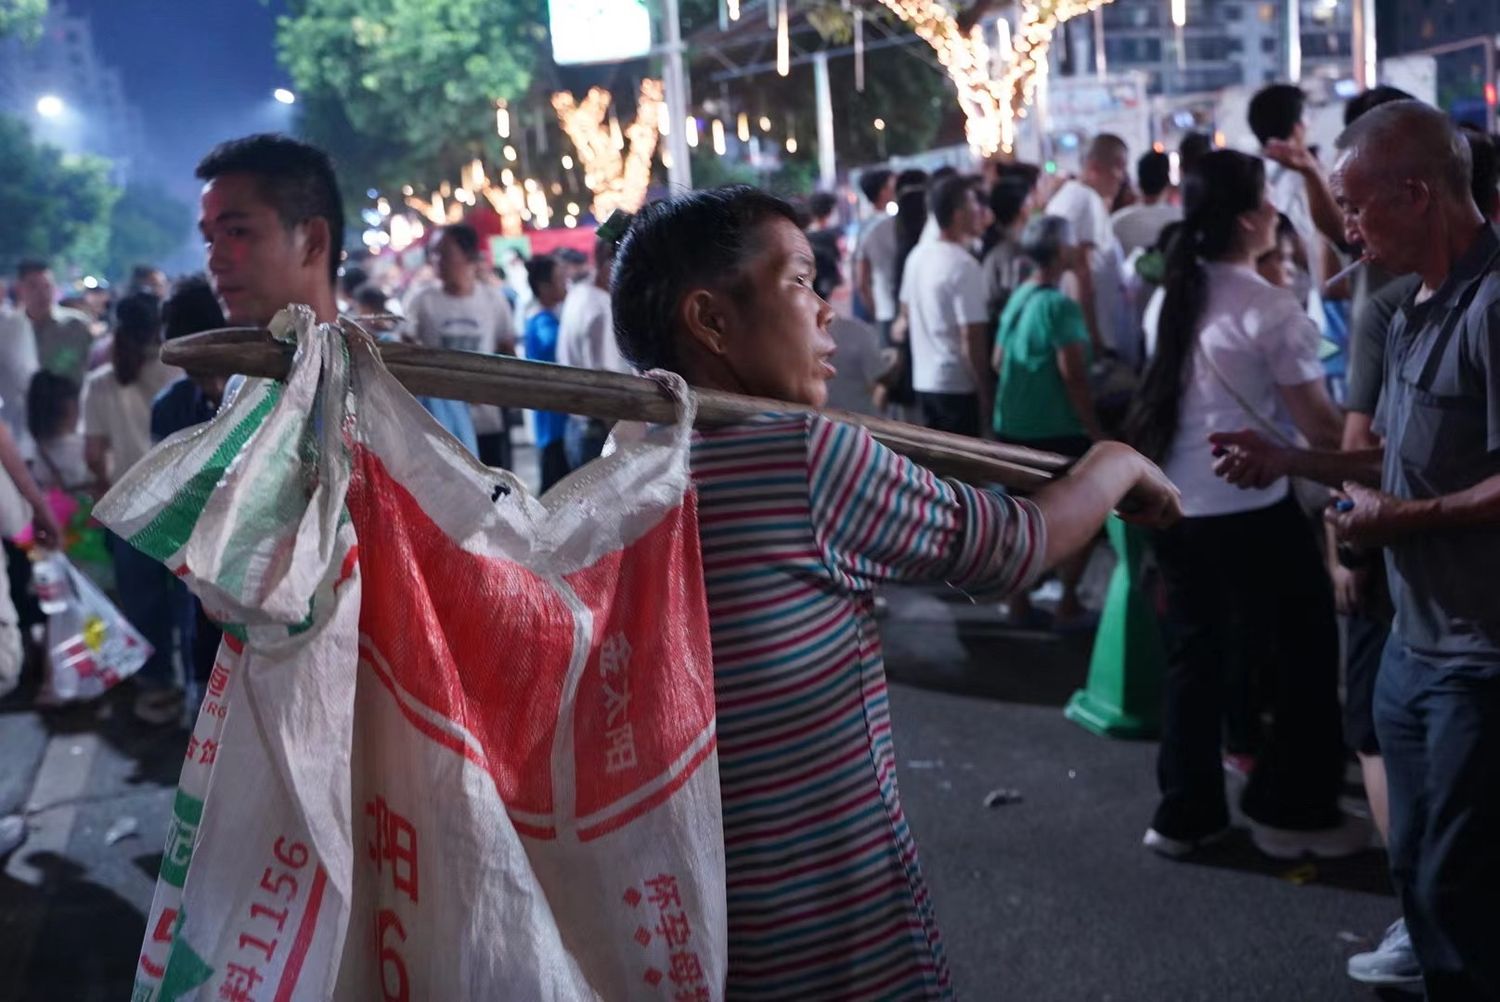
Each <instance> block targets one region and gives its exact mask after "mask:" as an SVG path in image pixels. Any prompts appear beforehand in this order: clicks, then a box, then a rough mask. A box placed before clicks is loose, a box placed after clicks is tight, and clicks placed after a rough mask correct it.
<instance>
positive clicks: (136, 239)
mask: <svg viewBox="0 0 1500 1002" xmlns="http://www.w3.org/2000/svg"><path fill="white" fill-rule="evenodd" d="M192 229H193V210H192V209H191V208H190V207H189V206H187V205H185V204H184V203H182V202H181V201H179V200H177V199H176V198H174V197H173V196H172V195H171V193H169V192H168V191H167V190H166V188H165V187H163V186H162V185H161V184H159V183H156V182H132V183H131V184H128V185H126V186H125V190H124V191H123V192H121V193H120V198H119V200H118V201H116V202H115V204H114V208H113V210H112V211H111V212H110V216H109V241H108V243H107V244H106V262H105V268H104V272H105V274H106V275H108V276H109V277H110V278H111V279H122V278H126V277H127V276H129V274H130V269H131V267H133V266H134V265H137V264H148V263H156V262H159V261H161V260H162V259H163V258H165V257H167V256H168V255H170V254H171V253H172V252H173V251H176V250H177V249H179V248H180V247H182V246H183V243H184V241H186V240H187V238H188V235H189V234H190V233H191V232H192Z"/></svg>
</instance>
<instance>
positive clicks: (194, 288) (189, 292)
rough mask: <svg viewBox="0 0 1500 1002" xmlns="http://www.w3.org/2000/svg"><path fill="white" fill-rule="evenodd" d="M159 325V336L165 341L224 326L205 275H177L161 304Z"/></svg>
mask: <svg viewBox="0 0 1500 1002" xmlns="http://www.w3.org/2000/svg"><path fill="white" fill-rule="evenodd" d="M161 326H162V337H164V338H165V339H166V340H168V341H170V340H172V339H173V338H179V337H187V336H188V335H189V334H202V333H203V332H204V331H212V330H218V329H219V328H220V327H225V326H227V324H226V322H225V320H224V311H223V310H222V309H220V308H219V300H218V298H217V297H216V296H215V295H214V290H213V288H212V287H211V286H210V285H209V284H208V279H206V278H204V277H203V276H202V275H186V276H184V277H182V278H179V279H178V280H177V281H176V282H175V283H174V284H173V286H172V292H171V294H170V295H168V296H167V301H166V302H165V303H162V304H161Z"/></svg>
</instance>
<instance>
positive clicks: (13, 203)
mask: <svg viewBox="0 0 1500 1002" xmlns="http://www.w3.org/2000/svg"><path fill="white" fill-rule="evenodd" d="M0 164H4V165H5V169H4V170H0V219H3V220H5V228H4V235H3V236H0V273H3V272H9V271H12V270H14V268H15V266H16V262H17V261H19V260H21V259H22V258H28V257H37V258H44V259H48V260H55V261H58V262H59V263H61V262H67V263H70V264H73V265H75V266H77V267H79V268H83V269H86V270H91V271H103V270H104V265H105V263H106V261H105V245H106V244H107V242H108V239H109V220H110V211H111V209H112V208H113V206H114V204H115V200H116V199H117V198H118V197H119V190H118V189H116V188H115V187H114V186H113V185H112V184H110V181H109V166H108V164H107V163H105V162H104V161H103V160H99V159H98V158H95V157H78V156H73V155H70V154H65V153H63V152H62V151H61V150H58V149H56V148H55V147H52V146H45V145H41V144H38V143H35V142H33V141H32V139H31V133H30V131H29V130H28V129H27V127H26V125H25V124H24V123H22V122H19V121H17V120H16V119H13V118H8V117H5V116H0Z"/></svg>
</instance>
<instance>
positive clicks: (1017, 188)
mask: <svg viewBox="0 0 1500 1002" xmlns="http://www.w3.org/2000/svg"><path fill="white" fill-rule="evenodd" d="M1040 174H1041V170H1040V169H1039V168H1038V167H1036V166H1035V165H1034V164H1002V165H1001V166H1000V170H999V172H998V175H997V176H996V178H995V183H994V184H993V185H991V186H990V193H989V202H990V212H992V213H994V216H995V221H994V223H992V224H991V225H990V227H989V229H987V230H985V232H984V240H983V242H982V243H981V245H980V248H979V256H980V257H981V258H982V257H984V256H985V255H987V254H988V253H989V252H990V251H991V250H992V249H993V248H994V246H995V245H996V244H998V243H999V242H1000V241H1001V239H1002V238H1003V237H1004V236H1005V233H1006V231H1007V230H1009V229H1010V228H1011V227H1012V226H1013V225H1015V222H1016V220H1017V219H1019V218H1021V210H1022V209H1024V208H1026V200H1027V199H1028V198H1030V197H1031V192H1032V189H1034V188H1035V187H1036V179H1037V178H1038V177H1039V176H1040Z"/></svg>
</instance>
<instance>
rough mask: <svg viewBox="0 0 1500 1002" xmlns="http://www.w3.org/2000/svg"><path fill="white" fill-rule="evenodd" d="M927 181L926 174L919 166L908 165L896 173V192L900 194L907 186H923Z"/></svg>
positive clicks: (925, 185)
mask: <svg viewBox="0 0 1500 1002" xmlns="http://www.w3.org/2000/svg"><path fill="white" fill-rule="evenodd" d="M927 181H928V175H927V172H926V171H925V170H923V169H922V168H920V167H908V168H907V169H906V170H904V171H902V172H901V173H900V174H897V175H896V193H897V194H900V193H901V192H903V191H905V190H907V189H908V188H925V187H927Z"/></svg>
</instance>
